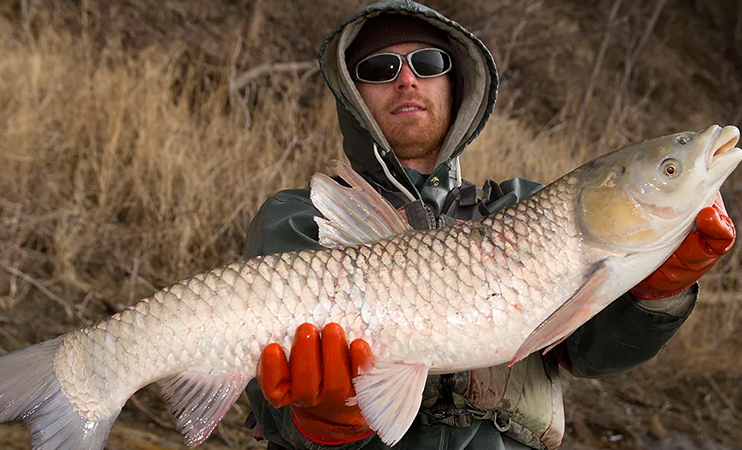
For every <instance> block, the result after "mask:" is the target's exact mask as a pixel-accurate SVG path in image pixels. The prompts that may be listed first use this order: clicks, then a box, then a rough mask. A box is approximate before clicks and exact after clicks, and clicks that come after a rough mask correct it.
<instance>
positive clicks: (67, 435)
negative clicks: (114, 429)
mask: <svg viewBox="0 0 742 450" xmlns="http://www.w3.org/2000/svg"><path fill="white" fill-rule="evenodd" d="M61 343H62V337H60V338H57V339H52V340H49V341H46V342H42V343H40V344H36V345H33V346H31V347H28V348H25V349H22V350H18V351H15V352H12V353H8V354H6V355H2V356H0V422H9V421H14V420H20V421H22V422H23V423H24V425H25V426H26V428H28V431H29V433H30V434H31V445H32V448H33V449H34V450H73V449H74V450H102V449H103V446H104V445H105V442H106V439H107V438H108V433H109V432H110V430H111V425H113V422H114V421H115V420H116V417H117V416H118V414H119V411H120V410H119V411H117V412H116V413H115V414H113V415H111V416H109V417H106V418H103V419H101V420H97V421H90V420H86V419H85V418H83V417H80V415H79V414H78V413H77V412H76V411H75V409H74V408H73V407H72V404H71V403H70V401H69V399H68V398H67V396H65V394H64V393H63V392H62V391H61V390H60V387H59V380H58V379H57V377H56V375H54V371H53V361H54V353H55V352H56V351H57V348H58V347H59V346H60V344H61Z"/></svg>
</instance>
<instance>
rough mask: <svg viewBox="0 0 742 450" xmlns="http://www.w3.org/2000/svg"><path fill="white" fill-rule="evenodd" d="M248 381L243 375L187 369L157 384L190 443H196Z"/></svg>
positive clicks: (205, 435)
mask: <svg viewBox="0 0 742 450" xmlns="http://www.w3.org/2000/svg"><path fill="white" fill-rule="evenodd" d="M248 381H249V380H248V379H247V378H245V377H243V376H242V375H210V374H205V373H199V372H185V373H182V374H180V375H178V376H175V377H172V378H168V379H165V380H161V381H159V382H158V383H157V384H158V385H159V386H160V392H162V395H163V396H164V397H165V399H166V400H167V401H168V403H170V407H171V411H172V413H173V416H175V425H176V426H177V428H178V430H180V432H181V433H182V434H183V436H184V437H185V441H186V444H187V445H188V446H190V447H195V446H197V445H199V444H201V443H202V442H203V441H205V440H206V438H208V437H209V435H210V434H211V432H212V431H214V428H216V426H217V425H218V424H219V421H220V420H222V417H224V415H225V414H226V413H227V412H228V411H229V408H231V407H232V405H233V404H234V402H235V401H237V398H238V397H239V396H240V394H241V393H242V391H244V390H245V386H247V382H248Z"/></svg>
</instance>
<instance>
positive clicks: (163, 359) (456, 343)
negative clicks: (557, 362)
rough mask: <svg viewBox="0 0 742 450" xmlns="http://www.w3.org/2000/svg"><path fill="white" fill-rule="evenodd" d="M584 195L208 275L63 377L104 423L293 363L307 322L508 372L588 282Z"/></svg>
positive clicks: (170, 293) (566, 189) (83, 346)
mask: <svg viewBox="0 0 742 450" xmlns="http://www.w3.org/2000/svg"><path fill="white" fill-rule="evenodd" d="M573 185H574V183H573V182H571V181H570V179H565V180H562V181H561V182H558V183H555V184H552V185H551V186H549V187H548V188H546V189H544V190H542V191H541V192H539V193H537V194H536V195H534V196H533V197H531V198H530V199H527V200H525V201H524V202H521V203H519V204H518V205H516V206H515V207H512V208H508V209H507V210H505V211H503V212H501V213H498V214H496V215H492V216H489V217H487V218H485V219H483V220H479V221H473V222H464V223H461V224H458V225H456V226H454V227H450V228H442V229H437V230H429V231H411V232H408V233H405V234H401V235H398V236H394V237H392V238H389V239H386V240H383V241H380V242H377V243H370V244H364V245H360V246H356V247H349V248H344V249H327V250H311V251H301V252H291V253H283V254H276V255H268V256H263V257H258V258H255V259H252V260H249V261H243V262H237V263H233V264H231V265H228V266H225V267H221V268H218V269H215V270H212V271H210V272H207V273H204V274H199V275H196V276H194V277H192V278H189V279H187V280H184V281H182V282H179V283H176V284H174V285H172V286H170V287H168V288H165V289H163V290H161V291H158V292H157V293H155V294H154V295H152V296H151V297H149V298H147V299H145V300H143V301H141V302H139V303H137V304H135V305H133V306H132V307H130V308H127V309H126V310H124V311H122V312H120V313H118V314H116V315H114V316H112V317H111V318H109V319H108V320H106V321H103V322H100V323H98V324H96V325H93V326H91V327H88V328H85V329H83V330H80V331H77V332H73V333H70V334H69V335H67V336H66V337H65V338H64V342H63V343H62V345H61V346H60V348H59V349H58V351H57V354H56V356H55V368H54V371H55V374H56V376H57V378H58V379H59V381H60V387H61V389H62V391H63V392H64V393H65V395H66V396H67V397H68V399H69V400H70V402H71V403H72V405H73V407H74V408H75V409H76V410H77V411H78V413H80V415H81V416H82V417H84V418H86V419H88V420H98V419H100V418H104V417H107V416H109V415H110V414H111V413H112V412H115V411H117V410H118V409H119V408H120V407H121V405H123V403H124V402H125V401H126V399H128V397H129V396H130V395H131V394H133V393H134V392H135V391H136V390H137V389H139V388H140V387H141V386H144V385H146V384H149V383H151V382H154V381H157V380H161V379H163V378H168V377H173V376H177V375H178V374H181V373H183V372H185V371H201V372H203V373H213V374H220V375H224V374H226V375H228V374H238V375H243V376H246V377H253V376H254V373H255V367H256V364H257V359H258V357H259V355H260V351H261V349H262V348H263V347H265V345H267V344H268V343H270V342H278V343H279V344H281V345H282V346H283V347H284V348H285V349H286V351H287V352H288V351H290V348H291V342H292V340H293V337H294V331H295V330H296V328H297V327H298V326H299V325H300V324H301V323H304V322H311V323H314V324H315V325H317V326H323V325H325V324H327V323H329V322H336V323H339V324H340V325H341V326H342V327H343V328H344V329H345V330H346V333H347V334H348V338H349V339H350V340H352V339H355V338H364V339H366V340H367V341H369V343H370V344H371V346H372V349H373V351H374V354H375V355H376V357H377V359H379V360H384V361H393V362H410V363H421V362H422V363H425V364H426V365H428V366H429V367H430V368H431V372H447V371H448V372H450V371H456V370H463V369H469V368H476V367H485V366H490V365H494V364H499V363H503V362H507V361H508V360H509V358H510V357H511V356H512V355H513V353H514V352H515V351H516V350H517V348H518V346H519V345H520V344H521V343H522V342H523V340H525V338H526V337H527V336H528V334H529V333H530V331H531V330H532V329H533V328H535V327H536V325H538V323H540V322H541V321H542V320H543V319H544V318H546V317H547V316H548V315H549V314H550V313H551V312H552V311H553V310H554V309H555V308H556V307H557V306H558V305H559V304H560V303H559V302H561V301H563V299H564V295H563V294H561V295H560V293H559V292H557V291H558V290H562V291H564V292H567V291H569V290H574V289H575V287H576V286H578V285H579V283H580V282H581V281H582V280H581V277H582V273H583V272H582V271H581V269H580V267H577V266H576V265H578V264H582V262H581V261H580V255H579V254H578V253H576V250H575V249H579V245H575V244H576V240H578V239H579V233H578V229H577V224H576V221H575V219H574V216H575V214H574V211H573V210H572V208H573V207H574V206H573V205H574V204H575V195H576V189H575V188H574V186H573ZM587 267H588V265H585V270H587ZM525 311H528V312H529V313H528V314H525V313H524V312H525Z"/></svg>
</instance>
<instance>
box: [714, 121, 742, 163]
mask: <svg viewBox="0 0 742 450" xmlns="http://www.w3.org/2000/svg"><path fill="white" fill-rule="evenodd" d="M717 128H718V127H717ZM714 134H716V136H714V137H715V139H714V143H713V145H712V146H711V148H710V149H709V158H708V164H707V165H706V167H708V168H709V169H711V167H712V166H714V167H715V166H717V165H719V164H723V162H722V160H724V159H726V157H727V156H731V155H732V154H735V153H741V152H742V150H741V149H740V148H739V147H736V145H737V143H738V142H739V129H738V128H737V127H735V126H731V125H729V126H726V127H724V128H721V129H719V130H717V131H716V133H714Z"/></svg>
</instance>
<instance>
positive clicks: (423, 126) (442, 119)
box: [379, 95, 451, 160]
mask: <svg viewBox="0 0 742 450" xmlns="http://www.w3.org/2000/svg"><path fill="white" fill-rule="evenodd" d="M407 97H408V96H405V97H403V98H395V99H393V100H390V101H388V102H387V103H386V104H385V105H384V111H388V112H389V113H387V114H386V115H384V116H383V118H381V119H382V120H381V121H379V126H380V127H381V131H382V132H383V133H384V136H385V137H386V139H387V141H388V142H389V145H390V146H391V147H392V149H393V150H394V153H395V154H396V155H397V157H398V158H399V159H402V160H410V159H421V158H425V157H428V156H430V155H431V154H434V155H436V156H437V154H438V152H439V151H440V149H441V146H442V145H443V140H444V139H445V137H446V134H447V133H448V128H449V126H450V125H451V103H450V102H441V103H434V102H432V101H431V100H429V99H427V98H421V97H420V96H418V95H414V96H409V98H407ZM402 102H415V103H418V104H420V105H422V106H423V108H425V111H424V113H423V114H419V115H410V116H401V117H400V116H395V115H393V114H390V112H391V111H393V110H394V108H396V107H397V105H399V104H400V103H402Z"/></svg>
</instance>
